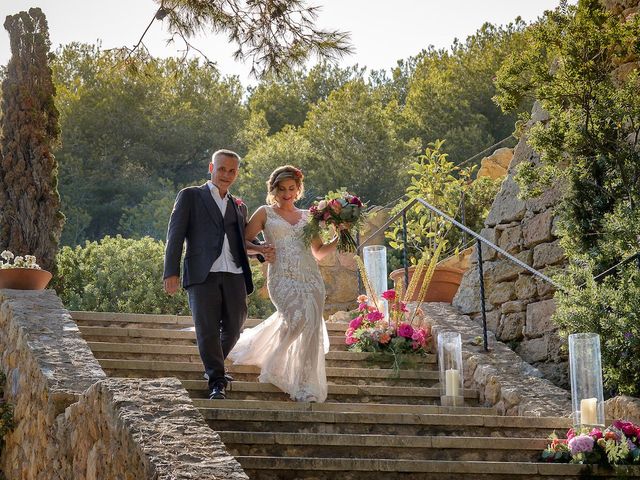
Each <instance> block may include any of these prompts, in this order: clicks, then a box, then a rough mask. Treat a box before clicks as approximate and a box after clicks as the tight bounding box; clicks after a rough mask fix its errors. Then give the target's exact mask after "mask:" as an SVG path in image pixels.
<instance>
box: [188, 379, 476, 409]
mask: <svg viewBox="0 0 640 480" xmlns="http://www.w3.org/2000/svg"><path fill="white" fill-rule="evenodd" d="M182 385H183V386H184V388H185V389H186V390H188V391H189V394H190V395H191V396H192V397H193V398H206V397H207V396H208V389H207V383H206V382H205V381H204V380H182ZM464 396H465V403H466V404H468V405H469V406H471V405H476V404H477V398H478V392H477V391H475V390H469V389H465V391H464ZM227 397H228V398H231V399H238V400H288V399H289V396H288V395H287V394H286V393H284V392H282V391H280V390H279V389H278V388H277V387H276V386H274V385H272V384H270V383H258V382H242V381H234V382H232V383H231V384H230V386H229V387H228V388H227ZM328 401H340V402H348V403H356V402H361V403H369V402H371V403H394V404H418V405H425V404H427V405H428V404H439V403H440V389H439V388H436V387H406V386H397V387H389V386H383V385H352V384H351V385H335V384H332V385H329V394H328Z"/></svg>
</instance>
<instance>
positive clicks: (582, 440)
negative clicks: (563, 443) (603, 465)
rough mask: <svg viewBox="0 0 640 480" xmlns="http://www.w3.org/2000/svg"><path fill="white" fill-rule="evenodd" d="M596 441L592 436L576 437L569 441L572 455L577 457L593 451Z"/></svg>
mask: <svg viewBox="0 0 640 480" xmlns="http://www.w3.org/2000/svg"><path fill="white" fill-rule="evenodd" d="M594 443H595V441H594V440H593V437H592V436H591V435H576V436H575V437H573V438H572V439H571V440H569V450H571V455H576V454H578V453H580V452H586V453H588V452H590V451H592V450H593V444H594Z"/></svg>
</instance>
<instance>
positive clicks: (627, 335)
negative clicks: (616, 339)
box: [624, 332, 633, 340]
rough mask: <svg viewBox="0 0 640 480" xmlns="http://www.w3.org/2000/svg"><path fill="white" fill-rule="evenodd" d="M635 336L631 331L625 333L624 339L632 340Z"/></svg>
mask: <svg viewBox="0 0 640 480" xmlns="http://www.w3.org/2000/svg"><path fill="white" fill-rule="evenodd" d="M632 338H633V333H631V332H627V333H625V334H624V339H625V340H631V339H632Z"/></svg>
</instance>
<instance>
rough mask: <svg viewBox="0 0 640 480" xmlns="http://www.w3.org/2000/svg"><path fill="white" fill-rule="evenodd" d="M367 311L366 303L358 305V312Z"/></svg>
mask: <svg viewBox="0 0 640 480" xmlns="http://www.w3.org/2000/svg"><path fill="white" fill-rule="evenodd" d="M366 309H367V304H366V303H359V304H358V310H366Z"/></svg>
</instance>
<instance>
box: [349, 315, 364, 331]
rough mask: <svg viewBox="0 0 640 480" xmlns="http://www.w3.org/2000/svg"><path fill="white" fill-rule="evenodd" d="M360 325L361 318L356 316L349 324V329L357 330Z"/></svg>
mask: <svg viewBox="0 0 640 480" xmlns="http://www.w3.org/2000/svg"><path fill="white" fill-rule="evenodd" d="M360 325H362V317H360V316H358V317H356V318H354V319H353V320H351V321H350V322H349V328H353V329H354V330H357V329H358V328H359V327H360Z"/></svg>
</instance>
